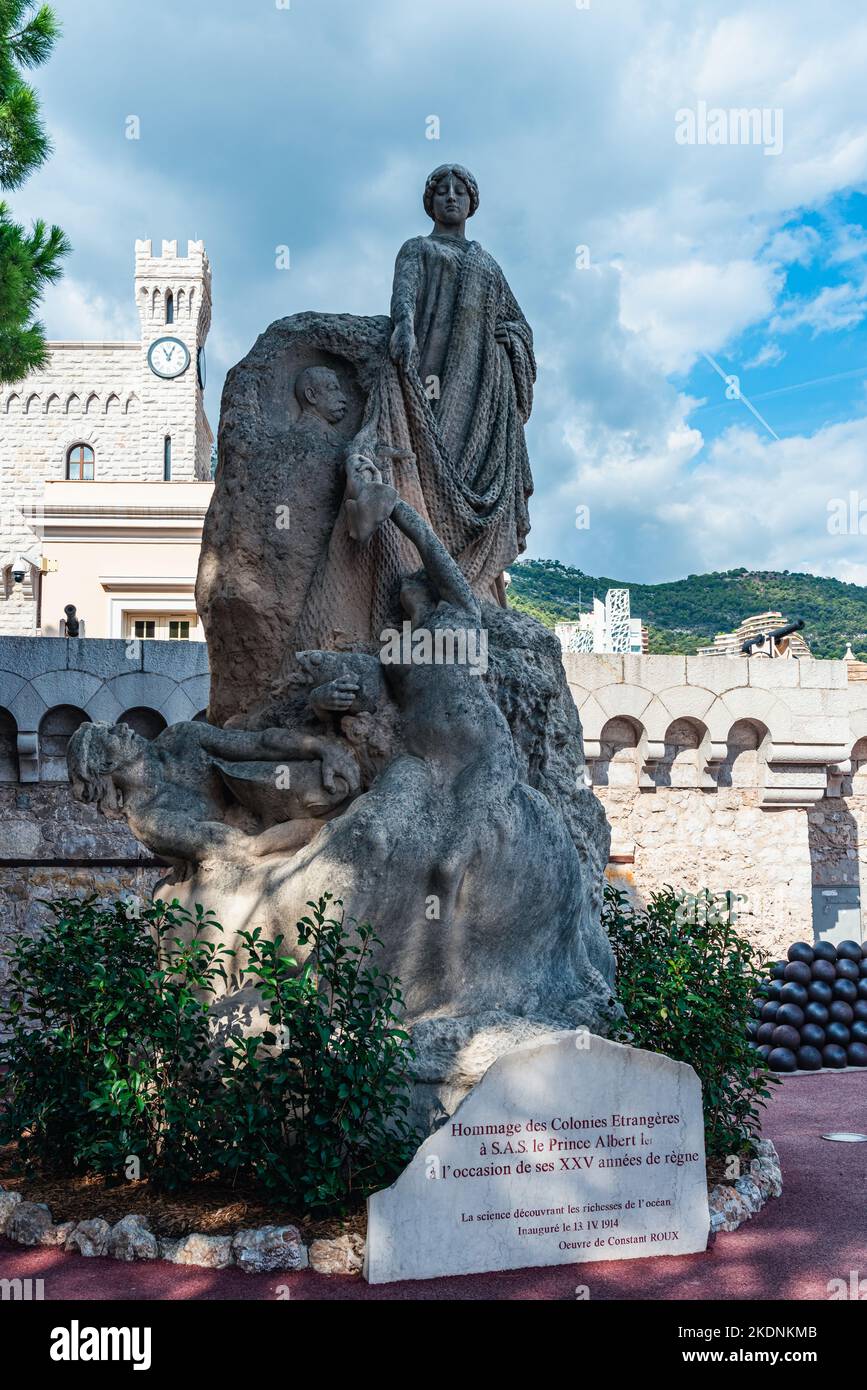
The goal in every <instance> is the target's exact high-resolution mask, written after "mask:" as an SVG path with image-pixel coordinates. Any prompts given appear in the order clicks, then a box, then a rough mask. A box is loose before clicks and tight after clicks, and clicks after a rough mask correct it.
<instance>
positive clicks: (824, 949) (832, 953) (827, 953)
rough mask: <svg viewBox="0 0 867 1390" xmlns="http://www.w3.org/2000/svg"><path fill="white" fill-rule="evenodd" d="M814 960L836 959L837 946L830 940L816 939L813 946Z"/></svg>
mask: <svg viewBox="0 0 867 1390" xmlns="http://www.w3.org/2000/svg"><path fill="white" fill-rule="evenodd" d="M813 959H814V960H836V959H837V947H836V946H835V945H834V943H833V942H832V941H817V942H816V944H815V946H814V947H813Z"/></svg>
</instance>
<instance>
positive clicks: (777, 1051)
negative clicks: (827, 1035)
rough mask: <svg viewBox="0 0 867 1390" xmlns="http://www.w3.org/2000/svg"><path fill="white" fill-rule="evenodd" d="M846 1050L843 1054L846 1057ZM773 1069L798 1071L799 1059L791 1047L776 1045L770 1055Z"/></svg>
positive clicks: (770, 1065)
mask: <svg viewBox="0 0 867 1390" xmlns="http://www.w3.org/2000/svg"><path fill="white" fill-rule="evenodd" d="M845 1055H846V1054H845V1052H844V1053H843V1056H844V1057H845ZM768 1066H769V1067H770V1069H771V1071H796V1070H797V1066H798V1059H797V1057H796V1055H795V1053H794V1052H793V1050H792V1048H790V1047H775V1048H773V1049H772V1051H771V1054H770V1056H769V1057H768Z"/></svg>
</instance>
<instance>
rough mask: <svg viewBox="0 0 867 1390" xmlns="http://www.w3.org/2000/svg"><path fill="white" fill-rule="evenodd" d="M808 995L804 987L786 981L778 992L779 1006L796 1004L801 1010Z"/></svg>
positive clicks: (791, 981)
mask: <svg viewBox="0 0 867 1390" xmlns="http://www.w3.org/2000/svg"><path fill="white" fill-rule="evenodd" d="M809 997H810V996H809V994H808V993H807V989H806V986H805V985H799V984H797V983H796V982H795V981H794V980H787V981H786V983H785V984H784V985H783V988H782V989H781V990H780V1003H781V1004H797V1006H798V1008H799V1009H803V1008H804V1006H805V1005H806V1003H807V1000H808V999H809Z"/></svg>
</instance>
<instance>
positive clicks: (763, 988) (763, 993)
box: [756, 980, 771, 999]
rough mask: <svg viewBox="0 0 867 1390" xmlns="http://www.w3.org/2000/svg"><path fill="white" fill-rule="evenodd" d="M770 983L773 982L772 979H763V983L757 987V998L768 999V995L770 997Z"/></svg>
mask: <svg viewBox="0 0 867 1390" xmlns="http://www.w3.org/2000/svg"><path fill="white" fill-rule="evenodd" d="M770 983H771V982H770V980H762V982H761V984H760V985H759V986H758V987H757V989H756V998H757V999H767V997H768V987H769V985H770Z"/></svg>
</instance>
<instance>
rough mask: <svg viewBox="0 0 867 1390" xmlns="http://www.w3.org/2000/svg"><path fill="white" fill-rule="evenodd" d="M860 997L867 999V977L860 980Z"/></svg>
mask: <svg viewBox="0 0 867 1390" xmlns="http://www.w3.org/2000/svg"><path fill="white" fill-rule="evenodd" d="M858 998H859V999H867V977H865V978H864V979H863V980H859V981H858Z"/></svg>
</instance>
